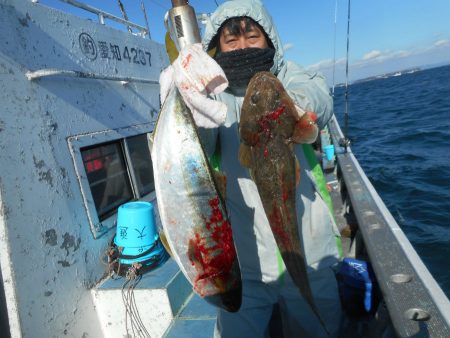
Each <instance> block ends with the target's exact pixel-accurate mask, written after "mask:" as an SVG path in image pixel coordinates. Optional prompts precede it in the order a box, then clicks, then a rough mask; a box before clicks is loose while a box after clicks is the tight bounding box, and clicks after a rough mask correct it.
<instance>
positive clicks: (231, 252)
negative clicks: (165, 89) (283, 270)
mask: <svg viewBox="0 0 450 338" xmlns="http://www.w3.org/2000/svg"><path fill="white" fill-rule="evenodd" d="M152 162H153V173H154V177H155V191H156V197H157V203H158V209H159V214H160V217H161V223H162V225H163V229H164V233H165V237H166V239H167V242H168V244H169V246H170V249H171V252H172V257H173V258H174V259H175V261H176V262H177V263H178V266H179V267H180V269H181V271H182V272H183V273H184V275H185V276H186V278H187V279H188V280H189V282H190V283H191V284H192V286H193V289H194V291H195V292H196V293H197V294H198V295H200V296H201V297H204V298H205V299H206V300H207V301H208V302H210V303H212V304H214V305H216V306H218V307H221V308H224V309H225V310H227V311H230V312H235V311H238V310H239V308H240V305H241V297H242V283H241V273H240V269H239V263H238V259H237V255H236V250H235V246H234V242H233V235H232V230H231V224H230V221H229V219H228V216H227V211H226V208H225V204H224V202H223V200H222V196H221V195H220V193H219V192H218V189H217V186H216V183H215V181H214V177H213V175H212V170H211V168H210V165H209V163H208V160H207V158H206V156H205V153H204V150H203V148H202V146H201V143H200V139H199V136H198V132H197V128H196V125H195V122H194V120H193V118H192V115H191V112H190V111H189V109H188V108H187V107H186V105H185V103H184V101H183V99H182V97H181V95H180V94H179V92H178V90H177V89H176V88H173V89H172V90H171V91H170V93H169V95H168V96H167V98H166V100H165V102H164V105H163V107H162V109H161V112H160V115H159V118H158V121H157V125H156V127H155V131H154V133H153V145H152Z"/></svg>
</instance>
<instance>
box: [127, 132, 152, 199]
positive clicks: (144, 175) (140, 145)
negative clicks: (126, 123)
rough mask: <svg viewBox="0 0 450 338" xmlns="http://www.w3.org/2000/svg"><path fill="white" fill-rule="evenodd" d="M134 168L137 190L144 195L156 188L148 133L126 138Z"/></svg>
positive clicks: (140, 194)
mask: <svg viewBox="0 0 450 338" xmlns="http://www.w3.org/2000/svg"><path fill="white" fill-rule="evenodd" d="M126 142H127V145H128V152H129V154H130V159H131V164H132V168H133V173H134V178H135V181H136V182H135V183H136V190H137V192H138V194H139V196H144V195H146V194H148V193H150V192H151V191H153V190H155V183H154V180H153V167H152V160H151V157H150V149H149V147H148V140H147V135H146V134H143V135H138V136H133V137H129V138H127V139H126Z"/></svg>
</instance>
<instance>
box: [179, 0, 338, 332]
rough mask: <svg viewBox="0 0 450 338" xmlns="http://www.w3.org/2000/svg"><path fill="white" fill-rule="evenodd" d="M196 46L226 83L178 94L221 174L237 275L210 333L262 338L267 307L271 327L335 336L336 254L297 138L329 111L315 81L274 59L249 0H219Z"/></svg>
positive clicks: (267, 30)
mask: <svg viewBox="0 0 450 338" xmlns="http://www.w3.org/2000/svg"><path fill="white" fill-rule="evenodd" d="M203 48H204V50H205V52H203V51H198V50H197V51H195V53H192V58H195V59H196V60H194V61H195V62H198V63H199V64H202V61H205V64H207V63H208V62H210V56H209V55H212V57H213V59H214V60H215V61H216V62H217V63H218V64H219V65H220V67H221V68H222V69H223V71H224V73H225V75H226V77H227V79H228V82H229V85H228V88H227V89H226V90H225V91H224V92H222V93H219V94H216V95H212V98H213V99H214V101H213V100H211V97H208V98H203V99H192V100H191V99H189V98H186V92H185V93H184V95H183V97H184V98H185V101H186V103H187V105H188V106H189V107H190V108H191V110H192V111H193V117H194V120H195V121H196V124H197V127H198V128H199V130H200V135H201V136H202V143H203V145H204V148H205V150H206V152H207V153H208V155H210V156H212V155H213V153H215V156H216V158H218V159H219V161H218V162H219V166H220V170H221V171H222V172H223V173H224V174H225V175H226V189H225V192H224V195H225V196H224V198H225V201H226V208H227V212H228V216H229V219H230V222H231V226H232V230H233V239H234V243H235V246H236V250H237V257H238V260H239V266H240V272H241V276H242V305H241V306H240V310H239V311H237V312H228V311H225V310H223V309H220V310H219V313H218V318H217V323H216V328H215V336H216V337H224V338H228V337H249V338H252V337H268V336H269V322H270V319H271V316H272V313H273V309H274V308H275V307H276V308H277V309H279V311H280V314H281V319H282V320H281V321H282V331H283V334H281V333H279V335H278V336H284V337H328V336H331V337H334V336H337V334H338V330H339V325H340V321H341V307H340V301H339V295H338V290H337V283H336V279H335V277H334V272H333V270H332V268H331V267H332V266H333V265H334V264H335V263H337V262H338V259H339V252H338V247H337V244H336V243H337V242H336V241H337V240H338V236H339V233H338V231H337V228H336V226H335V224H334V222H333V218H332V216H331V214H330V211H329V209H328V207H327V205H326V203H325V202H324V200H323V199H322V197H321V196H320V193H319V189H318V188H317V184H316V179H315V177H314V175H313V174H312V171H311V165H312V161H314V160H312V159H311V156H310V155H311V152H308V151H307V150H308V147H310V146H309V145H306V146H305V145H304V144H308V143H312V142H314V141H315V139H316V138H317V134H318V128H321V127H324V126H325V124H326V123H327V122H328V120H329V119H330V117H331V115H332V99H331V97H330V95H329V90H328V87H327V85H326V83H325V80H324V78H323V77H322V76H321V75H319V74H317V73H309V72H307V71H305V70H304V69H302V68H300V67H299V66H297V65H295V64H293V63H291V62H287V61H285V60H284V58H283V48H282V45H281V41H280V39H279V36H278V33H277V31H276V29H275V27H274V25H273V23H272V19H271V17H270V16H269V14H268V13H267V12H266V10H265V9H264V7H263V6H262V4H261V2H260V1H259V0H239V1H228V2H225V3H223V4H222V5H221V6H219V7H218V8H217V10H216V11H215V12H214V13H213V15H212V16H211V18H210V20H209V22H208V23H207V25H206V29H205V33H204V37H203ZM206 52H208V54H209V55H208V54H207V53H206ZM181 54H182V53H181ZM189 55H191V54H189ZM185 60H188V59H185ZM188 61H189V62H190V59H189V60H188ZM257 73H258V75H257V76H255V77H254V75H255V74H257ZM194 80H195V79H194ZM250 80H251V81H250ZM198 81H201V79H198ZM175 82H176V81H175ZM179 90H180V92H182V90H183V89H182V88H180V87H179ZM182 94H183V93H182ZM196 94H198V93H196ZM193 97H194V96H193ZM188 101H189V102H188ZM209 102H210V103H211V106H210V107H211V109H209V108H208V107H209V105H208V103H209ZM219 103H220V104H219Z"/></svg>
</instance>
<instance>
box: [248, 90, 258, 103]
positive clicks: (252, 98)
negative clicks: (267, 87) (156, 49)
mask: <svg viewBox="0 0 450 338" xmlns="http://www.w3.org/2000/svg"><path fill="white" fill-rule="evenodd" d="M258 100H259V92H256V93H255V94H253V95H252V96H251V97H250V102H251V103H253V104H256V103H257V102H258Z"/></svg>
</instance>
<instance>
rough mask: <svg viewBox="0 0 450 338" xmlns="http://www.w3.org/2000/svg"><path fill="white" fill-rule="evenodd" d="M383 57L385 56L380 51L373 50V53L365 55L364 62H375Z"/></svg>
mask: <svg viewBox="0 0 450 338" xmlns="http://www.w3.org/2000/svg"><path fill="white" fill-rule="evenodd" d="M382 55H383V54H382V53H381V52H380V51H379V50H372V51H370V52H368V53H366V54H364V56H363V57H362V60H364V61H368V60H373V59H376V58H379V57H380V56H382Z"/></svg>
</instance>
